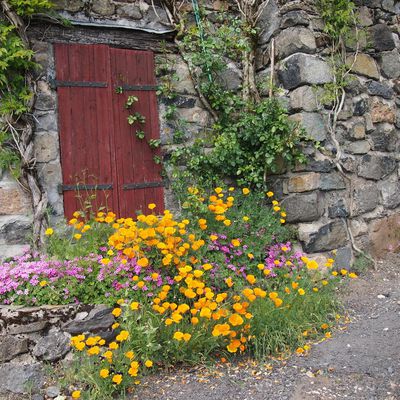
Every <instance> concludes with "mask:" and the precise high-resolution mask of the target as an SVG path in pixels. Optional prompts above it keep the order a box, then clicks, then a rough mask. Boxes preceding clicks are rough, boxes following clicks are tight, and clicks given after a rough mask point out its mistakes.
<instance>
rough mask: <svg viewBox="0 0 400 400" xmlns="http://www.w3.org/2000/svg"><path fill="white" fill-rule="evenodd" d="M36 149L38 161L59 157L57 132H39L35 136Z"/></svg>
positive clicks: (47, 160)
mask: <svg viewBox="0 0 400 400" xmlns="http://www.w3.org/2000/svg"><path fill="white" fill-rule="evenodd" d="M34 151H35V158H36V161H37V162H46V163H47V162H49V161H53V160H55V159H57V158H58V155H59V150H58V134H57V132H44V133H37V134H36V135H35V137H34Z"/></svg>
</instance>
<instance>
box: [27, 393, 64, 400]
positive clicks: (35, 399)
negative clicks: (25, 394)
mask: <svg viewBox="0 0 400 400" xmlns="http://www.w3.org/2000/svg"><path fill="white" fill-rule="evenodd" d="M31 400H44V397H43V396H42V395H41V394H38V393H36V394H34V395H33V396H32V399H31ZM64 400H65V399H64Z"/></svg>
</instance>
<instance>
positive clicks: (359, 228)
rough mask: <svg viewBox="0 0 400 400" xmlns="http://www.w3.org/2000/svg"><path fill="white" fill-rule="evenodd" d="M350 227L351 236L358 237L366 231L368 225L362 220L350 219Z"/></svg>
mask: <svg viewBox="0 0 400 400" xmlns="http://www.w3.org/2000/svg"><path fill="white" fill-rule="evenodd" d="M350 229H351V233H352V234H353V237H358V236H362V235H365V234H366V233H368V225H367V224H366V223H365V222H364V221H363V220H358V219H351V220H350Z"/></svg>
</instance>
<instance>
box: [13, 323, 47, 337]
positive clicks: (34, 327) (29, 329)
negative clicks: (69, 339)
mask: <svg viewBox="0 0 400 400" xmlns="http://www.w3.org/2000/svg"><path fill="white" fill-rule="evenodd" d="M48 324H49V322H48V321H36V322H32V323H30V324H25V325H19V324H15V325H10V326H9V327H8V333H9V334H10V335H17V334H21V333H33V332H40V331H42V330H44V329H46V328H47V326H48Z"/></svg>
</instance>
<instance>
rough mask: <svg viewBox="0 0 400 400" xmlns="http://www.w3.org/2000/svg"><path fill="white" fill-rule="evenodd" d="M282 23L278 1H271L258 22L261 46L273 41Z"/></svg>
mask: <svg viewBox="0 0 400 400" xmlns="http://www.w3.org/2000/svg"><path fill="white" fill-rule="evenodd" d="M280 23H281V17H280V14H279V8H278V5H277V3H276V0H271V1H269V2H268V4H267V6H266V7H264V9H263V11H262V13H261V15H260V18H259V20H258V26H259V28H260V29H261V33H260V44H265V43H267V42H268V41H269V40H270V39H271V37H272V35H273V34H274V33H275V31H277V30H278V29H279V25H280Z"/></svg>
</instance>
